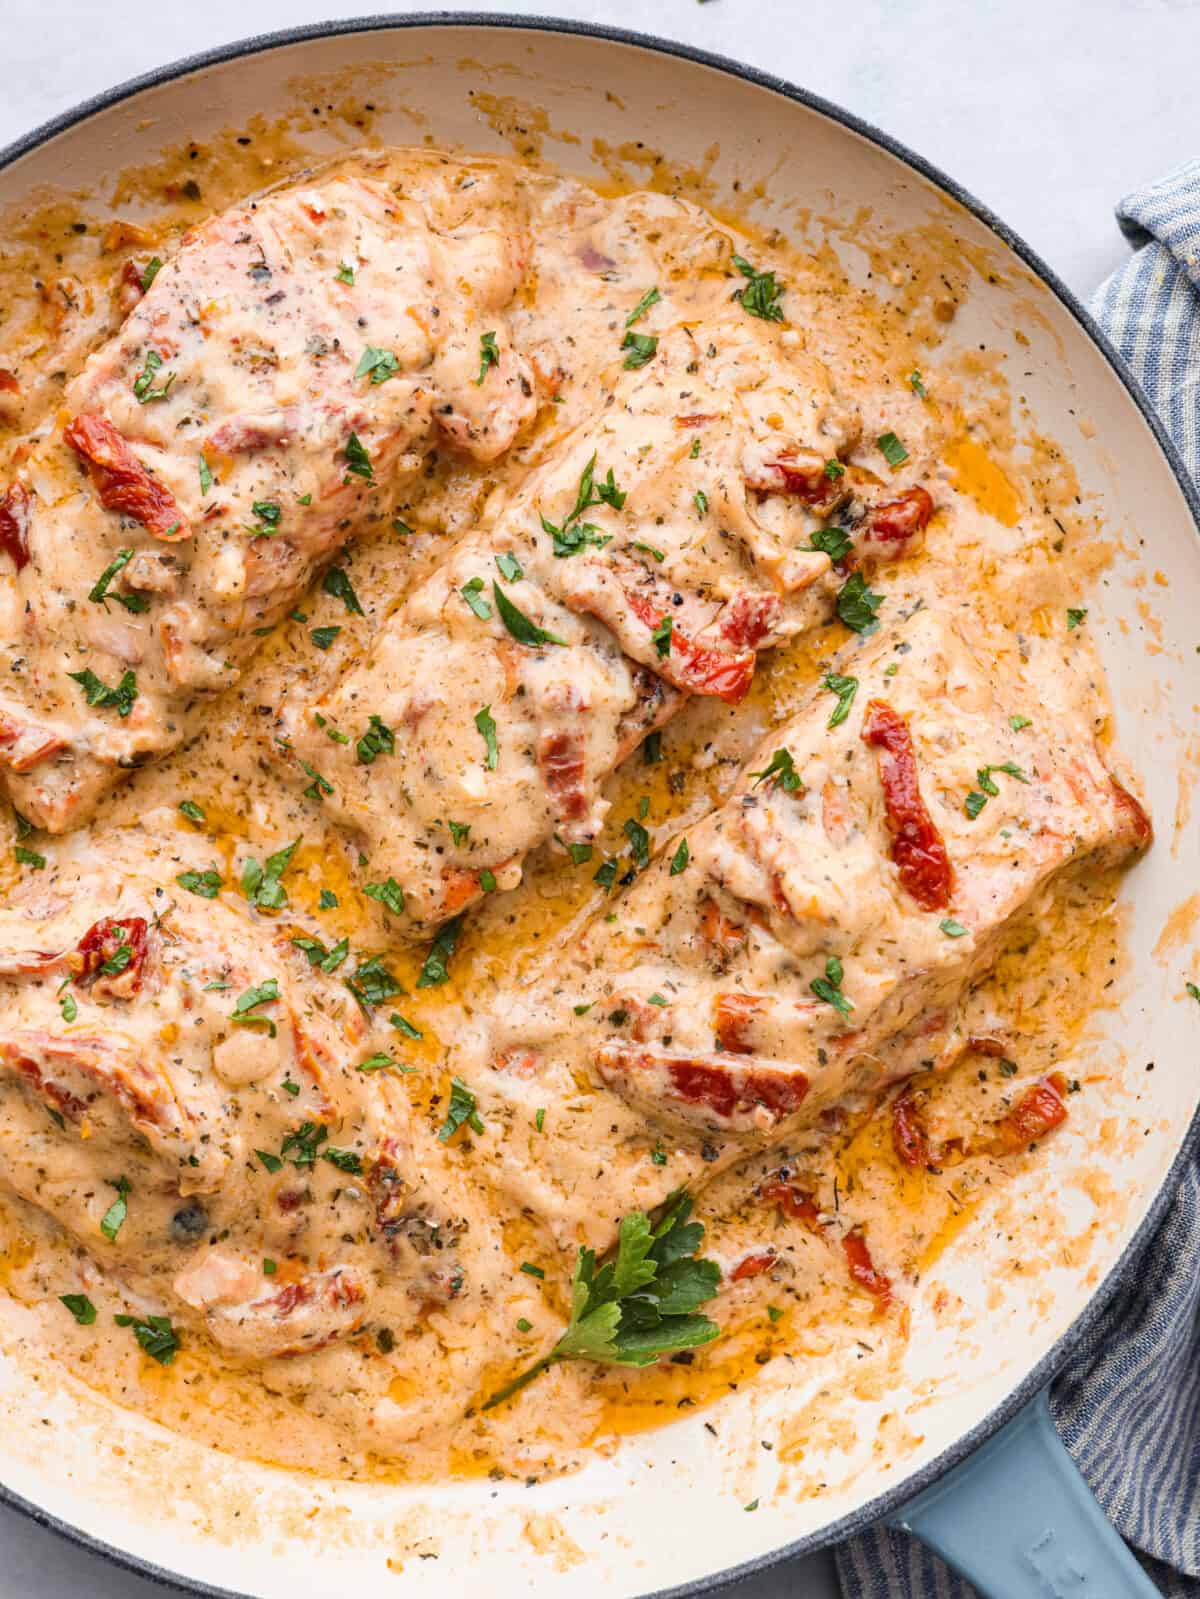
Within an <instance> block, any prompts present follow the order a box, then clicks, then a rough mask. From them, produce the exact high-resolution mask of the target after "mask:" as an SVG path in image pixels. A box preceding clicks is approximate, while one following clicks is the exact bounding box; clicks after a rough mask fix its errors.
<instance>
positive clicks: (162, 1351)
mask: <svg viewBox="0 0 1200 1599" xmlns="http://www.w3.org/2000/svg"><path fill="white" fill-rule="evenodd" d="M113 1320H114V1321H115V1322H116V1324H117V1326H118V1327H132V1328H133V1336H134V1337H135V1338H136V1339H137V1341H138V1343H139V1344H140V1345H141V1347H142V1349H143V1350H144V1352H145V1353H146V1354H147V1355H149V1356H150V1358H151V1359H152V1360H157V1361H158V1363H159V1365H160V1366H169V1365H170V1364H171V1362H172V1361H173V1360H174V1359H175V1356H176V1355H177V1354H178V1353H179V1350H180V1348H181V1345H180V1341H179V1334H178V1333H177V1332H176V1331H175V1328H174V1327H173V1326H172V1325H171V1318H170V1317H169V1316H146V1317H141V1316H129V1315H124V1314H122V1315H119V1316H114V1317H113Z"/></svg>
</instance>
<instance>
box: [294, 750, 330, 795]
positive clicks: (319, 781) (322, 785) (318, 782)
mask: <svg viewBox="0 0 1200 1599" xmlns="http://www.w3.org/2000/svg"><path fill="white" fill-rule="evenodd" d="M300 765H301V766H302V767H303V768H304V770H305V771H306V772H307V773H308V775H309V777H311V778H312V782H311V783H310V784H309V785H308V787H307V788H306V789H305V790H304V797H305V799H314V800H319V799H321V798H323V797H324V795H326V794H332V793H333V784H332V783H331V782H330V781H329V779H328V778H325V777H322V776H321V774H320V772H318V771H317V769H316V767H315V766H312V765H310V763H309V762H308V761H305V760H302V761H301V762H300Z"/></svg>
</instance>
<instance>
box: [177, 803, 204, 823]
mask: <svg viewBox="0 0 1200 1599" xmlns="http://www.w3.org/2000/svg"><path fill="white" fill-rule="evenodd" d="M179 811H180V814H181V815H183V816H186V817H187V819H188V821H189V822H202V821H204V819H205V818H204V810H203V808H202V807H201V806H199V805H197V804H196V802H195V800H180V802H179Z"/></svg>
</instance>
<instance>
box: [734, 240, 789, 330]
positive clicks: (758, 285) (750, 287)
mask: <svg viewBox="0 0 1200 1599" xmlns="http://www.w3.org/2000/svg"><path fill="white" fill-rule="evenodd" d="M733 264H734V266H735V267H737V269H738V271H739V272H740V273H741V274H742V276H743V277H744V278H745V279H746V280H747V282H746V287H745V288H744V289H735V290H734V291H733V298H734V299H735V300H740V301H741V306H742V310H743V311H747V312H749V314H750V315H751V316H756V317H760V318H761V319H762V321H764V322H782V321H783V307H782V306H781V305H780V303H779V298H780V296H781V295H782V293H783V290H784V285H783V284H782V283H779V282H777V281H776V278H775V274H774V272H760V271H759V270H758V268H757V267H752V266H751V265H750V263H749V261H747V260H746V258H745V256H741V255H735V256H734V258H733Z"/></svg>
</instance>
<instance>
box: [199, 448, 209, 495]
mask: <svg viewBox="0 0 1200 1599" xmlns="http://www.w3.org/2000/svg"><path fill="white" fill-rule="evenodd" d="M196 469H197V471H198V472H199V474H200V493H201V494H202V495H204V494H208V493H209V492H210V491H211V489H212V486H213V475H212V467H211V466H209V464H208V462H207V461H206V460H205V459H204V457H203V456H201V457H200V459H199V460H198V461H197V463H196Z"/></svg>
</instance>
